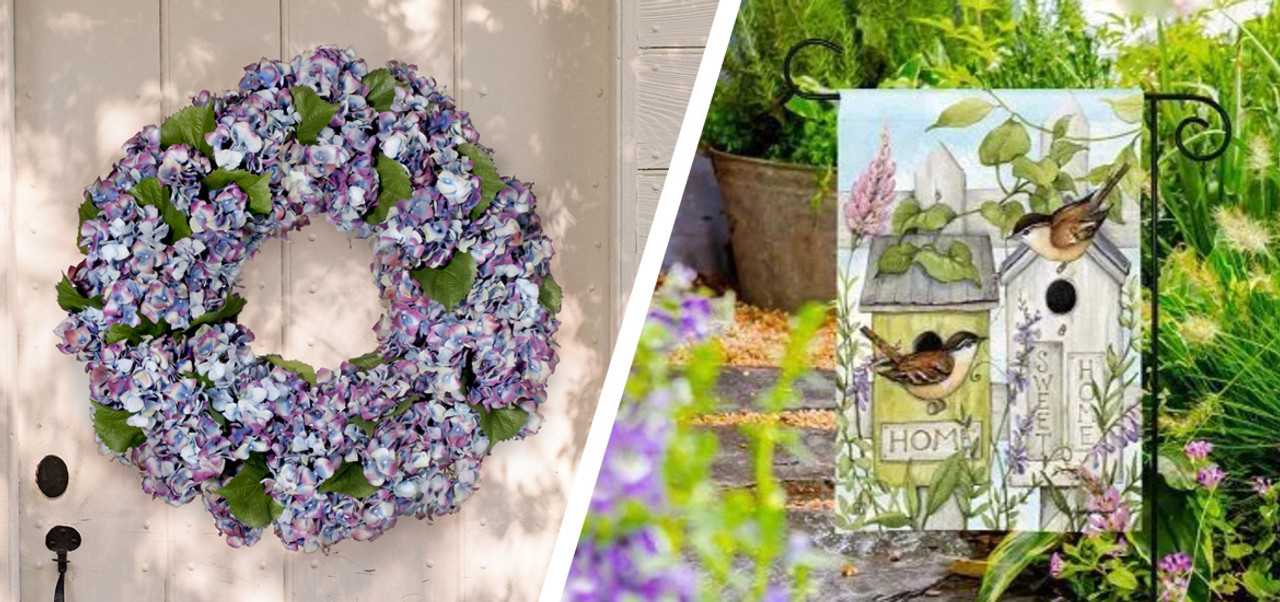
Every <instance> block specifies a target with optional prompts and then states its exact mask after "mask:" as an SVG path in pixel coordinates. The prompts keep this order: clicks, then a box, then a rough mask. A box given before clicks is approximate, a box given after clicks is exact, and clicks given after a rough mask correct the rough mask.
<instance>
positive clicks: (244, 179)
mask: <svg viewBox="0 0 1280 602" xmlns="http://www.w3.org/2000/svg"><path fill="white" fill-rule="evenodd" d="M232 182H234V183H235V185H236V186H239V187H240V190H241V191H242V192H244V194H245V195H246V196H248V197H249V211H252V212H254V213H257V214H265V213H271V201H272V200H271V176H269V175H267V174H254V173H249V172H247V171H245V170H243V169H223V168H221V167H219V168H218V169H215V170H213V173H210V174H209V175H207V176H205V178H204V185H205V186H207V187H209V190H217V189H219V188H222V187H224V186H226V185H227V184H230V183H232Z"/></svg>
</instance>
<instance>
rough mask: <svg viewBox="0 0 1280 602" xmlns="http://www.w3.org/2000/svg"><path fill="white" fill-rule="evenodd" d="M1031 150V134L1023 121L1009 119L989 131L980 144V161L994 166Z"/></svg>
mask: <svg viewBox="0 0 1280 602" xmlns="http://www.w3.org/2000/svg"><path fill="white" fill-rule="evenodd" d="M1030 150H1031V136H1030V135H1028V134H1027V128H1026V127H1025V126H1023V125H1022V124H1021V123H1018V122H1017V121H1014V120H1013V119H1009V120H1008V121H1006V122H1004V123H1002V124H1000V125H999V126H996V128H995V129H993V130H991V131H990V132H987V135H986V137H984V138H983V139H982V143H981V144H979V145H978V161H979V162H981V163H982V164H983V165H987V166H994V165H1001V164H1004V163H1008V162H1010V161H1013V160H1014V159H1015V158H1017V157H1021V156H1022V155H1025V154H1027V153H1028V152H1029V151H1030Z"/></svg>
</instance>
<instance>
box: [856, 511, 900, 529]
mask: <svg viewBox="0 0 1280 602" xmlns="http://www.w3.org/2000/svg"><path fill="white" fill-rule="evenodd" d="M863 524H864V525H880V526H881V527H884V528H886V529H901V528H903V527H906V526H908V525H910V524H911V517H909V516H907V515H905V514H903V513H901V512H885V513H884V514H878V515H876V516H873V517H871V518H869V519H867V521H866V522H865V523H863Z"/></svg>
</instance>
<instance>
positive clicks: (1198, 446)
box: [1184, 441, 1213, 460]
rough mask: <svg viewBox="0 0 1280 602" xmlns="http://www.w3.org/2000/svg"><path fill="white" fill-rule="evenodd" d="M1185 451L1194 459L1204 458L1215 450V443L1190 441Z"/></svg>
mask: <svg viewBox="0 0 1280 602" xmlns="http://www.w3.org/2000/svg"><path fill="white" fill-rule="evenodd" d="M1184 451H1186V452H1187V457H1188V458H1191V459H1192V460H1203V459H1205V458H1208V457H1209V454H1210V453H1211V452H1213V444H1212V443H1209V442H1208V441H1190V442H1188V443H1187V446H1186V447H1185V448H1184Z"/></svg>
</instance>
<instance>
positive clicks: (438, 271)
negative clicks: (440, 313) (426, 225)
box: [409, 252, 476, 310]
mask: <svg viewBox="0 0 1280 602" xmlns="http://www.w3.org/2000/svg"><path fill="white" fill-rule="evenodd" d="M409 275H410V276H411V277H412V278H413V279H414V280H416V281H417V282H418V284H420V285H422V294H423V295H425V296H427V297H429V298H431V299H433V300H435V301H438V302H440V304H441V305H444V307H445V309H448V310H452V309H453V307H454V306H455V305H457V304H458V302H459V301H462V300H463V299H466V298H467V293H468V292H470V291H471V285H472V284H474V283H475V281H476V260H475V259H474V258H472V257H471V254H470V253H465V252H457V253H454V254H453V258H452V259H450V260H449V263H447V264H445V265H444V266H443V267H439V268H430V267H421V268H418V269H416V270H412V271H410V272H409Z"/></svg>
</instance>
